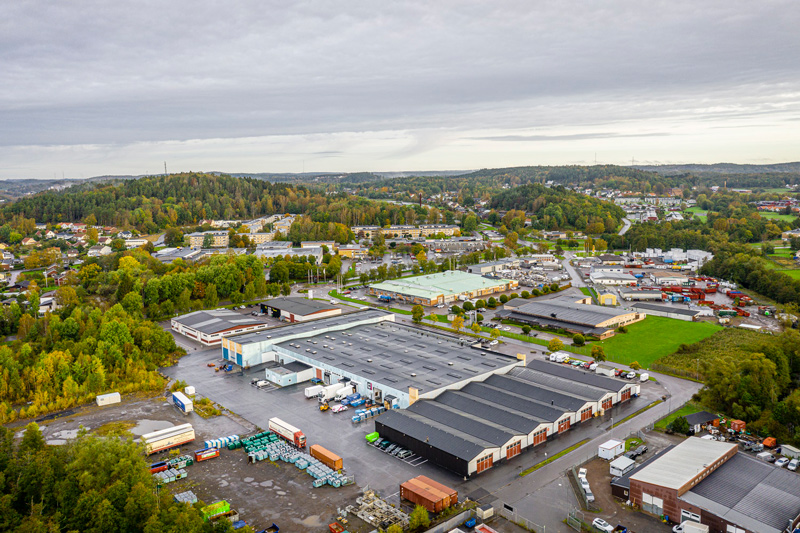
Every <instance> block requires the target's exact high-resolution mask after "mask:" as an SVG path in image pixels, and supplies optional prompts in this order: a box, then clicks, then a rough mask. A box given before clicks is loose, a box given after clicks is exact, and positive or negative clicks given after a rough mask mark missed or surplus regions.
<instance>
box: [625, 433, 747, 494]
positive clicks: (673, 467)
mask: <svg viewBox="0 0 800 533" xmlns="http://www.w3.org/2000/svg"><path fill="white" fill-rule="evenodd" d="M738 446H739V445H738V444H731V443H726V442H720V441H716V440H706V439H700V438H697V437H689V438H688V439H686V440H685V441H683V442H682V443H680V444H678V445H677V446H675V448H673V449H672V450H670V451H669V452H667V453H665V454H663V455H662V456H661V457H660V458H659V460H658V461H655V462H653V463H652V464H650V465H649V466H647V468H643V469H641V470H639V471H638V472H636V474H634V475H632V476H631V480H635V481H641V482H642V483H650V484H652V485H657V486H661V487H666V488H669V489H675V490H678V489H680V488H681V487H684V486H685V485H686V484H688V483H689V482H691V481H692V480H693V479H695V478H696V477H697V475H698V474H699V473H700V472H702V471H703V470H705V469H706V468H707V467H708V465H712V464H714V463H715V462H717V461H719V460H720V459H722V457H723V456H724V455H725V454H727V453H729V452H730V451H731V450H735V449H737V448H738Z"/></svg>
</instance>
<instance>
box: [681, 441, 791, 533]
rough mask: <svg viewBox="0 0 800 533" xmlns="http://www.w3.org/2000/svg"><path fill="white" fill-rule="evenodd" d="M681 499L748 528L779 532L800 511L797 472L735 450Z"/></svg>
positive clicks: (765, 531) (765, 532)
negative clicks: (734, 453)
mask: <svg viewBox="0 0 800 533" xmlns="http://www.w3.org/2000/svg"><path fill="white" fill-rule="evenodd" d="M681 499H682V500H684V501H686V502H688V503H691V504H693V505H697V506H698V507H700V508H701V509H704V510H707V511H709V512H711V513H713V514H715V515H717V516H719V517H720V518H722V519H724V520H727V521H729V522H731V523H733V524H736V525H737V526H739V527H742V528H746V529H748V530H750V531H758V532H759V533H761V532H764V533H773V532H774V533H778V532H780V531H782V530H783V529H784V528H785V527H786V526H787V524H788V522H789V520H792V519H795V518H797V516H798V515H800V476H798V475H797V474H795V473H792V472H788V471H786V470H784V469H782V468H778V467H776V466H774V465H771V464H768V463H765V462H763V461H759V460H758V459H756V458H755V457H751V456H748V455H746V454H743V453H737V454H736V455H734V456H733V457H732V458H730V459H729V460H728V461H726V462H725V463H724V464H723V465H722V466H720V467H719V468H717V469H716V470H715V471H714V472H712V473H710V474H709V475H708V476H707V477H706V478H705V479H704V480H703V481H701V482H700V483H698V484H697V485H696V486H695V487H694V488H692V489H691V490H689V491H688V492H686V493H684V494H683V495H682V496H681Z"/></svg>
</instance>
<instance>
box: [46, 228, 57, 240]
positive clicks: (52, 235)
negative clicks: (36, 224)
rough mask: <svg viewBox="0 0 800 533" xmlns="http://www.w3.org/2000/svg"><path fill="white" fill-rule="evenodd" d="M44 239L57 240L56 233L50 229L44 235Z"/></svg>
mask: <svg viewBox="0 0 800 533" xmlns="http://www.w3.org/2000/svg"><path fill="white" fill-rule="evenodd" d="M44 238H45V239H55V238H56V232H55V231H53V230H51V229H49V230H47V231H46V232H45V233H44Z"/></svg>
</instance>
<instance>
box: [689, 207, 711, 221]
mask: <svg viewBox="0 0 800 533" xmlns="http://www.w3.org/2000/svg"><path fill="white" fill-rule="evenodd" d="M685 212H686V213H691V214H693V215H694V216H696V217H697V218H699V219H700V220H702V221H703V222H705V221H706V219H708V216H707V213H708V211H707V210H706V209H703V208H702V207H690V208H688V209H687V210H686V211H685Z"/></svg>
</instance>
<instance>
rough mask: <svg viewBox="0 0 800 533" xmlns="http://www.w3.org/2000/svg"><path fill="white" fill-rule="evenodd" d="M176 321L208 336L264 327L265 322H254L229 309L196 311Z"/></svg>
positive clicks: (250, 318)
mask: <svg viewBox="0 0 800 533" xmlns="http://www.w3.org/2000/svg"><path fill="white" fill-rule="evenodd" d="M175 321H176V322H178V323H180V324H182V325H183V326H186V327H189V328H192V329H195V330H197V331H199V332H201V333H205V334H207V335H210V334H213V333H219V332H220V331H225V330H226V329H230V328H235V327H247V326H256V325H264V322H261V321H260V320H253V318H252V317H248V316H245V315H240V314H239V313H236V312H234V311H229V310H227V309H219V310H215V311H195V312H194V313H189V314H187V315H183V316H179V317H178V318H176V319H175Z"/></svg>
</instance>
